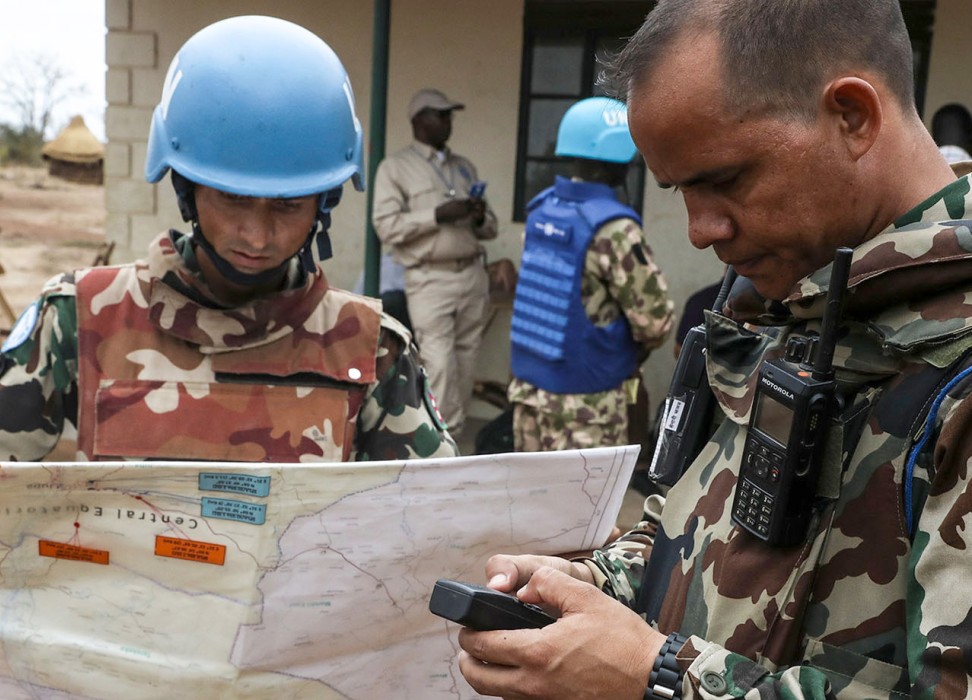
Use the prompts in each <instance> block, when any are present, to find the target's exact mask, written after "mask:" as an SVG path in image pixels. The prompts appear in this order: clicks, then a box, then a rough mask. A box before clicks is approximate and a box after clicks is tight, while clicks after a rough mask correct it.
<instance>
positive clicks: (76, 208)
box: [0, 167, 105, 461]
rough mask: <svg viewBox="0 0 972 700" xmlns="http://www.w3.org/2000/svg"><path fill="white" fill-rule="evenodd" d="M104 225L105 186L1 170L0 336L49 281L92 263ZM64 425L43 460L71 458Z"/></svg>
mask: <svg viewBox="0 0 972 700" xmlns="http://www.w3.org/2000/svg"><path fill="white" fill-rule="evenodd" d="M104 227H105V191H104V187H102V186H99V185H80V184H76V183H73V182H68V181H66V180H61V179H58V178H53V177H50V176H49V175H48V174H47V170H46V169H43V168H24V167H2V168H0V267H2V270H3V272H2V273H0V295H2V297H0V338H2V337H4V336H6V335H7V333H8V332H9V331H10V329H11V327H12V326H13V323H14V320H15V318H16V316H18V315H19V314H20V312H21V311H22V310H23V309H24V308H25V307H26V306H27V305H28V304H29V303H30V302H31V301H33V300H34V299H35V298H36V297H37V295H38V293H39V292H40V290H41V288H42V287H43V286H44V283H45V282H46V281H47V280H48V279H50V278H51V277H53V276H54V275H56V274H58V273H60V272H64V271H66V270H73V269H75V268H78V267H88V266H90V265H92V264H93V263H94V261H95V258H96V257H97V255H98V253H99V252H100V251H101V249H102V247H103V245H104V243H105V232H104ZM4 302H6V303H4ZM68 428H69V429H68V430H67V431H66V432H65V435H64V437H63V438H62V439H61V442H60V443H59V444H58V445H57V447H55V448H54V451H53V452H52V453H51V454H50V455H48V457H47V461H71V460H74V458H75V450H76V442H75V439H74V433H73V431H72V430H70V426H68Z"/></svg>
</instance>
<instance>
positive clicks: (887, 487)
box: [588, 178, 972, 700]
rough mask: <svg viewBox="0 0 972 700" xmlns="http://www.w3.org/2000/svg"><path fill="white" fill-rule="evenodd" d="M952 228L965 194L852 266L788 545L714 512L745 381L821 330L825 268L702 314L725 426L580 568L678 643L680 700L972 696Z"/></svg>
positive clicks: (959, 307) (965, 245) (964, 227)
mask: <svg viewBox="0 0 972 700" xmlns="http://www.w3.org/2000/svg"><path fill="white" fill-rule="evenodd" d="M966 219H972V196H970V183H969V180H968V178H962V179H959V180H957V181H956V182H954V183H953V184H951V185H949V186H948V187H946V188H945V189H944V190H942V191H941V192H939V193H938V194H937V195H936V196H935V197H932V198H930V199H929V200H928V201H926V202H924V203H922V204H921V205H919V206H918V207H917V208H916V209H915V210H913V211H911V212H909V213H908V214H906V215H905V216H903V217H901V218H900V219H899V220H897V221H896V222H895V223H894V225H893V226H891V227H889V229H888V230H886V231H884V232H882V233H880V234H878V235H877V236H876V237H874V238H872V239H871V240H869V241H868V242H866V243H865V244H863V245H861V246H860V247H858V248H857V249H855V250H854V255H853V262H852V264H851V268H850V281H849V285H848V295H847V300H846V303H845V308H844V316H843V320H844V322H843V323H842V326H841V332H840V337H839V342H838V346H837V349H836V354H835V358H834V359H835V367H836V372H837V380H838V384H839V388H840V391H841V393H842V395H843V396H845V398H846V403H845V406H844V408H843V409H842V411H841V412H840V416H839V420H834V421H833V422H832V423H831V425H830V430H829V434H828V438H827V443H826V449H825V457H824V464H823V469H822V472H821V477H820V483H819V485H818V487H817V497H818V498H817V504H816V507H815V511H814V518H813V520H812V522H811V526H810V531H809V533H808V536H807V538H806V541H805V542H804V543H803V544H801V545H797V546H793V547H787V548H780V547H775V548H774V547H770V546H768V545H766V544H765V543H763V542H761V541H760V540H758V539H756V538H754V537H752V536H751V535H749V534H748V533H746V532H744V531H742V530H740V529H738V528H736V527H734V526H733V523H732V522H731V519H730V509H731V506H732V499H733V494H734V490H735V487H736V480H737V476H738V472H739V465H740V460H741V456H742V450H743V445H744V441H745V437H746V432H747V425H748V421H749V413H750V409H751V406H752V400H753V393H754V387H755V381H756V378H757V373H758V368H759V365H760V363H761V362H763V361H764V360H766V359H769V358H774V357H779V356H780V355H781V354H782V350H783V347H784V343H785V341H786V339H787V338H788V337H791V336H794V335H800V334H805V333H807V332H818V331H819V328H820V317H821V316H822V313H823V307H824V306H825V304H824V296H825V294H826V291H827V286H828V284H829V278H830V266H828V267H827V268H824V269H821V270H819V271H818V272H816V273H814V274H813V275H811V276H810V277H807V278H805V279H803V280H801V282H800V283H799V284H798V285H797V287H795V288H794V290H793V292H792V293H791V295H790V296H789V297H788V298H787V299H786V300H785V301H784V303H782V304H781V303H778V302H777V303H767V302H765V301H764V300H761V299H759V298H758V297H757V296H756V295H755V293H754V292H753V291H752V289H751V287H749V286H748V281H747V280H738V281H737V284H736V285H735V286H734V287H733V290H732V293H731V295H730V298H729V301H728V304H727V306H726V307H725V309H724V310H725V315H724V316H723V315H719V314H711V313H710V314H709V316H708V318H707V334H708V338H707V363H708V365H707V368H708V374H709V380H710V382H711V384H712V386H713V390H714V393H715V396H716V399H717V400H718V403H719V405H720V406H721V408H722V411H721V414H722V416H721V422H720V423H719V424H718V427H716V428H715V432H714V434H713V436H712V438H711V439H710V441H709V443H708V444H707V445H706V447H705V448H704V449H703V451H702V452H701V453H700V455H699V457H698V458H697V459H696V460H695V462H694V463H693V464H692V465H691V466H690V467H689V469H688V471H687V472H686V473H685V474H684V476H683V477H682V479H681V480H680V481H679V482H678V483H677V484H676V485H675V486H674V487H673V488H672V489H671V491H670V492H669V493H668V496H667V499H661V498H659V497H652V498H649V499H648V501H647V502H646V517H645V521H644V522H643V523H641V524H640V525H639V526H638V527H637V528H636V529H635V530H634V531H632V532H631V533H628V534H627V535H625V536H624V537H623V538H622V539H621V540H619V541H618V542H617V543H616V544H614V545H613V546H611V547H609V548H608V549H606V550H603V551H600V552H597V553H595V555H594V558H593V559H592V560H589V561H588V564H589V566H590V567H591V568H592V571H594V572H595V576H596V578H597V579H598V583H599V584H600V585H601V587H602V588H603V589H604V590H605V591H606V592H607V593H609V594H610V595H613V596H615V597H616V598H618V599H620V600H621V601H622V602H625V603H626V604H628V605H630V606H631V607H633V608H635V609H636V610H638V611H639V612H643V613H644V614H645V616H646V618H647V619H648V620H649V622H651V623H652V624H654V625H655V626H656V627H657V628H658V629H659V630H660V631H661V632H663V633H666V634H667V633H670V632H673V631H680V632H682V633H684V634H687V635H691V636H690V638H689V642H688V643H687V644H686V645H685V646H684V647H683V648H682V650H681V652H679V655H678V660H679V664H680V665H681V668H682V669H683V670H684V671H685V674H686V675H685V680H684V683H683V696H682V697H683V698H685V699H686V700H688V699H690V698H696V697H706V698H714V697H746V698H753V699H755V698H772V697H786V698H823V697H834V696H836V697H840V698H864V697H869V698H886V697H887V698H891V697H912V696H913V697H928V698H931V697H948V698H955V697H968V696H970V695H972V684H970V682H969V681H970V673H972V553H970V550H972V528H970V518H972V474H970V467H972V400H970V399H967V395H968V393H969V391H970V390H972V380H968V379H964V374H963V370H965V369H967V368H968V367H969V366H970V365H972V362H970V360H969V357H970V353H969V352H968V351H969V349H970V348H972V221H969V220H966ZM952 380H954V381H952ZM936 396H940V398H941V403H940V404H938V405H935V406H934V407H932V405H931V404H932V400H933V399H934V398H935V397H936ZM918 415H922V416H930V422H929V424H928V426H927V427H925V425H924V423H923V422H922V420H921V419H916V418H915V417H916V416H918ZM923 445H927V447H923ZM912 453H914V455H915V460H914V465H913V467H911V468H909V467H908V466H907V462H908V460H909V456H911V455H912ZM909 472H910V473H911V476H910V478H909V477H907V476H906V475H907V474H908V473H909ZM909 516H910V517H909ZM909 523H914V524H913V526H912V528H911V529H910V530H909Z"/></svg>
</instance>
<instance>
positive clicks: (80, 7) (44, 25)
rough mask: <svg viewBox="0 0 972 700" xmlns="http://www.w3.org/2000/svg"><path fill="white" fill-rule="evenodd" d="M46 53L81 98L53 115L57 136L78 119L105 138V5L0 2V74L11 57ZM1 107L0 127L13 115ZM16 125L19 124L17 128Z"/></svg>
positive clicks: (91, 0)
mask: <svg viewBox="0 0 972 700" xmlns="http://www.w3.org/2000/svg"><path fill="white" fill-rule="evenodd" d="M25 53H26V54H30V55H34V54H37V53H45V54H48V55H50V56H52V57H54V58H56V59H57V61H58V62H59V64H60V65H61V66H62V67H63V68H64V69H65V70H67V71H68V72H69V73H70V75H71V77H72V79H73V81H74V82H76V83H78V84H80V85H82V86H83V88H84V94H83V95H82V96H79V97H76V98H72V99H71V100H70V101H66V102H65V103H64V104H63V105H61V106H60V108H59V109H58V110H57V111H55V113H54V116H53V127H54V132H55V134H56V132H57V131H59V130H60V129H61V128H62V127H64V126H65V125H66V124H67V123H68V121H70V119H71V117H72V116H73V115H75V114H80V115H82V116H83V117H84V121H85V123H86V124H87V125H88V128H89V129H91V131H92V132H93V133H94V135H95V136H97V137H98V138H99V139H101V140H102V141H103V140H104V138H105V126H104V119H105V97H104V96H105V0H0V70H4V71H6V70H9V69H10V68H9V65H10V63H9V60H10V59H11V57H13V56H16V55H22V54H25ZM3 110H4V108H3V107H2V106H0V122H3V123H8V124H9V123H13V122H14V115H11V114H10V113H8V112H5V111H3ZM18 126H19V125H18Z"/></svg>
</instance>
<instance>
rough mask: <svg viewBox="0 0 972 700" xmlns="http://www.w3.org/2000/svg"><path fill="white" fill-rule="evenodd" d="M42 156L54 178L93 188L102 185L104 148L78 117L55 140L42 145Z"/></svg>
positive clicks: (82, 119)
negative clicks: (81, 183) (92, 186)
mask: <svg viewBox="0 0 972 700" xmlns="http://www.w3.org/2000/svg"><path fill="white" fill-rule="evenodd" d="M41 155H42V156H43V158H44V160H46V161H47V172H48V173H50V174H51V176H53V177H59V178H62V179H64V180H71V181H72V182H83V183H88V184H95V185H100V184H101V183H102V182H104V162H105V146H104V144H103V143H101V141H99V140H98V139H97V138H95V135H94V134H92V133H91V131H90V130H89V129H88V127H87V126H85V123H84V117H82V116H80V115H78V116H75V117H73V118H72V119H71V123H70V124H68V125H67V126H66V127H64V129H63V130H62V131H61V133H60V134H58V135H57V138H55V139H54V140H53V141H49V142H48V143H46V144H44V148H43V149H41Z"/></svg>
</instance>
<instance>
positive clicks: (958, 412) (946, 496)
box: [905, 370, 972, 697]
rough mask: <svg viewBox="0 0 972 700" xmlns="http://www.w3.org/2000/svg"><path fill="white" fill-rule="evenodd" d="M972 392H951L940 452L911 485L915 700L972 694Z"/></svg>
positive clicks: (961, 384) (930, 453) (939, 424)
mask: <svg viewBox="0 0 972 700" xmlns="http://www.w3.org/2000/svg"><path fill="white" fill-rule="evenodd" d="M968 371H969V370H966V372H968ZM960 379H961V378H960ZM970 393H972V379H969V378H968V377H967V376H966V378H964V379H961V381H958V382H957V383H956V385H955V387H954V389H953V390H952V391H950V392H949V395H948V397H947V398H946V399H945V400H944V401H943V403H942V404H941V407H940V409H939V412H938V416H937V420H936V429H937V440H935V441H934V442H933V443H932V444H933V445H934V449H929V450H925V451H924V452H923V454H924V455H926V456H927V457H928V460H929V462H930V463H931V465H932V466H931V468H930V469H923V468H921V464H920V463H919V465H918V468H917V469H916V470H915V477H914V478H913V479H912V481H911V483H912V486H913V491H914V494H915V495H914V497H913V499H912V503H914V504H915V506H914V513H915V514H916V515H915V534H914V537H913V539H912V549H911V555H910V558H909V562H908V564H909V569H908V573H909V584H910V585H909V590H908V598H907V600H906V601H905V604H906V609H907V611H908V667H909V672H910V675H911V682H912V689H913V690H912V696H913V697H932V696H933V695H934V696H936V697H937V696H938V695H939V693H940V692H945V693H946V694H948V695H953V696H956V697H958V696H965V697H969V696H970V695H972V587H970V586H969V583H968V582H969V581H970V580H972V557H970V556H969V550H970V548H972V531H970V528H969V527H968V522H969V513H970V511H972V473H970V469H972V397H970V396H969V394H970ZM926 463H927V462H926ZM936 689H942V690H936ZM944 689H948V690H944Z"/></svg>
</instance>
